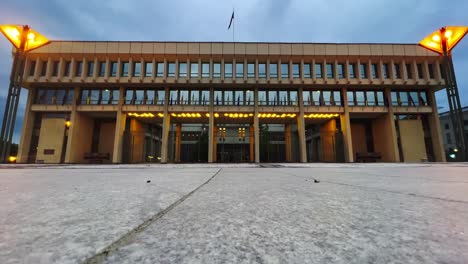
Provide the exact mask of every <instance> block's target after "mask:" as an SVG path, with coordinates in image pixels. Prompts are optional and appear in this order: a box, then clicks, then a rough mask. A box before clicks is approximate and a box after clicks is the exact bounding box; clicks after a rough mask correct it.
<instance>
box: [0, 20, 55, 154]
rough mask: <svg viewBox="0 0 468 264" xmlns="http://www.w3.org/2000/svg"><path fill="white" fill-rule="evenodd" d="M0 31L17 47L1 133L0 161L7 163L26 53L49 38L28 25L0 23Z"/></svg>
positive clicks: (47, 41)
mask: <svg viewBox="0 0 468 264" xmlns="http://www.w3.org/2000/svg"><path fill="white" fill-rule="evenodd" d="M0 31H1V32H2V34H3V35H5V37H6V38H7V39H8V40H9V41H10V42H11V44H13V46H14V47H15V52H14V58H13V64H12V67H11V75H10V86H9V88H8V96H7V101H6V104H5V112H4V113H3V121H2V131H1V134H0V152H1V153H0V162H3V163H6V162H7V157H8V155H9V154H10V147H11V140H12V137H13V130H14V127H15V119H16V112H17V111H18V102H19V97H20V93H21V85H22V82H23V70H24V60H25V55H26V53H27V52H28V51H31V50H33V49H37V48H39V47H41V46H44V45H46V44H47V43H49V40H48V39H47V38H46V37H44V36H43V35H41V34H39V33H38V32H36V31H34V30H33V29H31V28H30V27H29V26H27V25H25V26H21V25H0Z"/></svg>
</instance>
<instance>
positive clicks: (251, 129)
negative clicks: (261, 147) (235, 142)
mask: <svg viewBox="0 0 468 264" xmlns="http://www.w3.org/2000/svg"><path fill="white" fill-rule="evenodd" d="M254 134H255V129H254V125H253V124H250V127H249V145H250V146H249V147H250V152H249V153H250V154H249V161H250V162H254V161H255V136H254Z"/></svg>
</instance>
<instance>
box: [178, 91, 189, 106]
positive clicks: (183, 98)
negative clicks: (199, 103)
mask: <svg viewBox="0 0 468 264" xmlns="http://www.w3.org/2000/svg"><path fill="white" fill-rule="evenodd" d="M188 102H189V92H188V91H187V90H181V91H179V102H178V104H188Z"/></svg>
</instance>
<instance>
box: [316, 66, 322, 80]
mask: <svg viewBox="0 0 468 264" xmlns="http://www.w3.org/2000/svg"><path fill="white" fill-rule="evenodd" d="M315 78H317V79H322V78H323V69H322V64H321V63H315Z"/></svg>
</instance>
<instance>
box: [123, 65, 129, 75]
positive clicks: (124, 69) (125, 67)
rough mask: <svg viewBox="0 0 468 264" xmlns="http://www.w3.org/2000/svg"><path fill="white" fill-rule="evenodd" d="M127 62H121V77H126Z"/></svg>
mask: <svg viewBox="0 0 468 264" xmlns="http://www.w3.org/2000/svg"><path fill="white" fill-rule="evenodd" d="M128 66H129V65H128V62H123V63H122V73H121V76H122V77H128Z"/></svg>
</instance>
